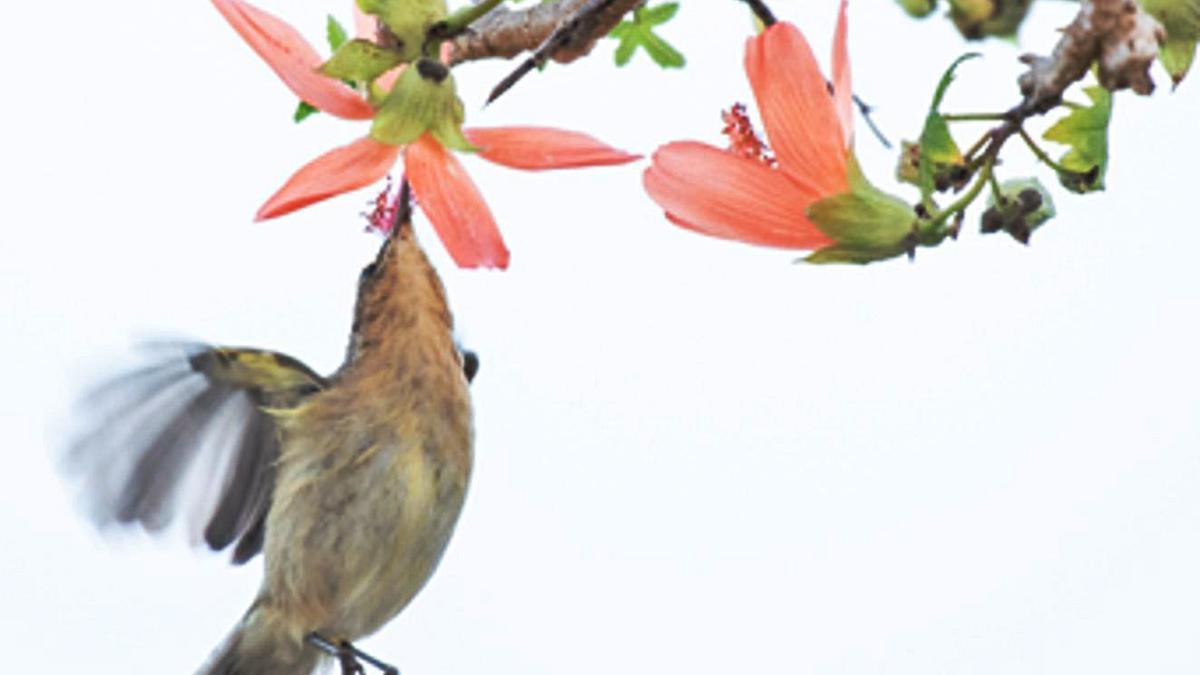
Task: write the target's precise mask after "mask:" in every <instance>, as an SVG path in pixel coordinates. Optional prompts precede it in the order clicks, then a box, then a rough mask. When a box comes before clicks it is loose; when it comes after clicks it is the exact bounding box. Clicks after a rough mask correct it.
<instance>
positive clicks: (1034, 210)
mask: <svg viewBox="0 0 1200 675" xmlns="http://www.w3.org/2000/svg"><path fill="white" fill-rule="evenodd" d="M1056 214H1057V211H1056V210H1055V208H1054V200H1053V199H1052V198H1051V196H1050V191H1049V190H1047V189H1046V188H1045V186H1043V185H1042V183H1041V181H1039V180H1038V179H1037V178H1015V179H1013V180H1007V181H1004V182H1003V183H1001V184H1000V198H999V199H997V198H996V195H995V194H994V193H993V194H992V195H990V196H989V197H988V208H987V210H985V211H984V212H983V216H982V218H981V223H980V224H981V228H980V229H981V230H982V231H983V233H984V234H991V233H993V232H999V231H1001V230H1003V231H1005V232H1007V233H1009V234H1010V235H1012V238H1013V239H1016V240H1017V241H1019V242H1021V243H1022V244H1028V243H1029V237H1030V235H1032V234H1033V232H1034V231H1035V230H1037V229H1038V228H1039V227H1041V226H1042V225H1044V224H1045V223H1046V221H1048V220H1050V219H1051V218H1053V217H1054V216H1055V215H1056Z"/></svg>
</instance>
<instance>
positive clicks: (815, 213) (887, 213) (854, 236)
mask: <svg viewBox="0 0 1200 675" xmlns="http://www.w3.org/2000/svg"><path fill="white" fill-rule="evenodd" d="M846 164H847V166H846V169H847V178H848V179H849V183H850V189H849V190H847V191H846V192H842V193H839V194H836V195H833V196H830V197H826V198H824V199H822V200H820V201H818V202H816V203H814V204H812V205H811V206H809V207H808V212H807V215H808V217H809V219H810V220H812V222H813V223H814V224H816V226H817V227H818V228H820V230H821V231H822V232H824V233H825V234H826V235H828V236H829V237H830V238H831V239H833V240H834V241H836V242H837V244H836V246H834V247H827V249H828V248H834V249H835V250H834V251H827V252H826V253H824V254H821V251H826V249H821V251H817V253H814V254H813V256H816V259H815V260H814V262H864V261H865V262H870V261H872V260H883V259H884V258H891V257H895V256H897V255H899V254H900V253H903V252H905V251H907V250H909V248H911V242H913V241H914V228H913V226H914V223H915V221H916V214H915V213H914V212H913V209H912V207H911V206H909V205H908V204H906V203H904V202H903V201H902V200H900V199H898V198H896V197H893V196H892V195H889V194H887V193H886V192H883V191H882V190H880V189H878V188H876V187H875V186H874V185H872V184H871V183H870V182H869V181H868V180H867V178H866V176H864V175H863V173H862V169H861V168H860V167H859V164H858V160H857V159H856V158H855V157H854V154H853V153H851V154H850V157H849V158H848V159H847V163H846ZM818 254H820V255H818ZM813 256H810V258H811V257H813ZM851 258H853V260H851Z"/></svg>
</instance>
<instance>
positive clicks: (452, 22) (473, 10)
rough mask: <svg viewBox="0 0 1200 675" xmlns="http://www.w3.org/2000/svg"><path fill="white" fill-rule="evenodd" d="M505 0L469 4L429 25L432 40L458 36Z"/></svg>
mask: <svg viewBox="0 0 1200 675" xmlns="http://www.w3.org/2000/svg"><path fill="white" fill-rule="evenodd" d="M503 2H504V0H483V2H480V3H478V4H474V5H467V6H466V7H463V8H462V9H460V10H458V11H457V12H455V13H453V14H451V15H450V16H448V17H446V18H445V19H443V20H441V21H439V22H437V23H435V24H433V25H432V26H430V27H429V39H430V41H437V42H441V41H442V40H449V39H450V38H453V37H457V36H458V35H461V34H462V33H463V32H464V31H466V30H467V27H468V26H470V25H471V24H473V23H475V22H476V21H478V20H479V19H481V18H483V17H484V16H485V15H486V14H487V13H488V12H490V11H492V10H493V9H496V8H497V7H499V6H500V5H501V4H502V3H503Z"/></svg>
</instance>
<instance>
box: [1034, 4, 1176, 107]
mask: <svg viewBox="0 0 1200 675" xmlns="http://www.w3.org/2000/svg"><path fill="white" fill-rule="evenodd" d="M1165 39H1166V33H1165V32H1164V31H1163V28H1162V26H1161V25H1159V23H1158V21H1155V20H1154V18H1153V17H1151V16H1150V15H1149V14H1146V13H1145V12H1144V11H1142V10H1141V8H1139V7H1138V5H1137V3H1136V2H1135V1H1134V0H1084V2H1083V4H1082V6H1081V7H1080V8H1079V14H1077V15H1076V16H1075V20H1074V21H1072V22H1071V24H1070V25H1069V26H1067V27H1066V28H1064V29H1063V36H1062V39H1061V40H1059V41H1058V45H1056V46H1055V47H1054V51H1053V52H1052V53H1051V55H1050V56H1049V57H1045V56H1036V55H1034V54H1026V55H1024V56H1022V57H1021V60H1022V61H1023V62H1024V63H1027V64H1029V71H1028V72H1026V73H1025V74H1023V75H1021V78H1020V80H1019V81H1018V83H1019V84H1020V86H1021V93H1022V94H1024V95H1025V100H1024V102H1022V104H1021V105H1020V106H1019V107H1018V108H1017V109H1016V110H1014V112H1017V113H1018V114H1020V116H1022V117H1028V116H1030V115H1032V114H1040V113H1044V112H1046V111H1048V110H1050V109H1051V108H1053V107H1054V106H1056V105H1058V104H1059V103H1060V102H1061V101H1062V94H1063V92H1064V91H1065V90H1066V88H1067V87H1068V86H1070V85H1071V84H1072V83H1073V82H1075V81H1077V80H1079V79H1081V78H1082V77H1083V76H1084V75H1086V74H1087V71H1088V69H1089V68H1091V67H1092V64H1093V63H1098V65H1099V76H1100V84H1101V85H1102V86H1103V87H1104V88H1105V89H1109V90H1116V89H1124V88H1126V87H1128V88H1131V89H1133V90H1134V91H1135V92H1137V93H1139V94H1142V95H1145V94H1149V93H1150V92H1151V91H1153V90H1154V81H1153V80H1152V79H1151V78H1150V73H1149V70H1150V65H1151V64H1152V63H1153V62H1154V58H1155V57H1156V56H1157V55H1158V47H1159V45H1160V44H1162V42H1163V41H1164V40H1165Z"/></svg>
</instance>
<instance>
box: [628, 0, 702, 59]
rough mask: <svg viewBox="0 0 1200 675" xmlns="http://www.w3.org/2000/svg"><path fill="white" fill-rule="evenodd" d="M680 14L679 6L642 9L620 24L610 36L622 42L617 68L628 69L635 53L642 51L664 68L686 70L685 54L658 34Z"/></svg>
mask: <svg viewBox="0 0 1200 675" xmlns="http://www.w3.org/2000/svg"><path fill="white" fill-rule="evenodd" d="M678 11H679V3H678V2H667V3H663V4H661V5H655V6H654V7H645V6H643V7H638V8H637V9H635V10H633V13H632V14H631V15H630V18H629V19H626V20H625V21H622V22H621V23H619V24H617V25H616V26H615V27H614V28H613V29H612V32H611V33H609V34H608V36H609V37H611V38H616V39H617V40H619V41H620V42H619V43H618V44H617V50H616V53H615V54H614V59H615V60H616V62H617V65H618V66H624V65H625V64H627V63H629V60H630V59H632V58H633V54H634V52H636V51H637V50H638V48H639V47H640V48H641V49H642V50H643V51H645V52H646V55H647V56H649V57H650V58H651V59H652V60H653V61H654V62H655V63H657V64H658V65H660V66H662V67H663V68H682V67H683V66H684V64H685V63H686V62H687V61H686V59H684V57H683V54H681V53H679V50H678V49H675V48H674V47H672V46H671V43H669V42H667V41H666V40H664V39H663V38H662V36H660V35H659V34H658V33H657V32H655V29H657V28H658V27H659V26H662V25H663V24H665V23H666V22H668V21H670V20H671V19H673V18H674V17H675V13H676V12H678Z"/></svg>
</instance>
